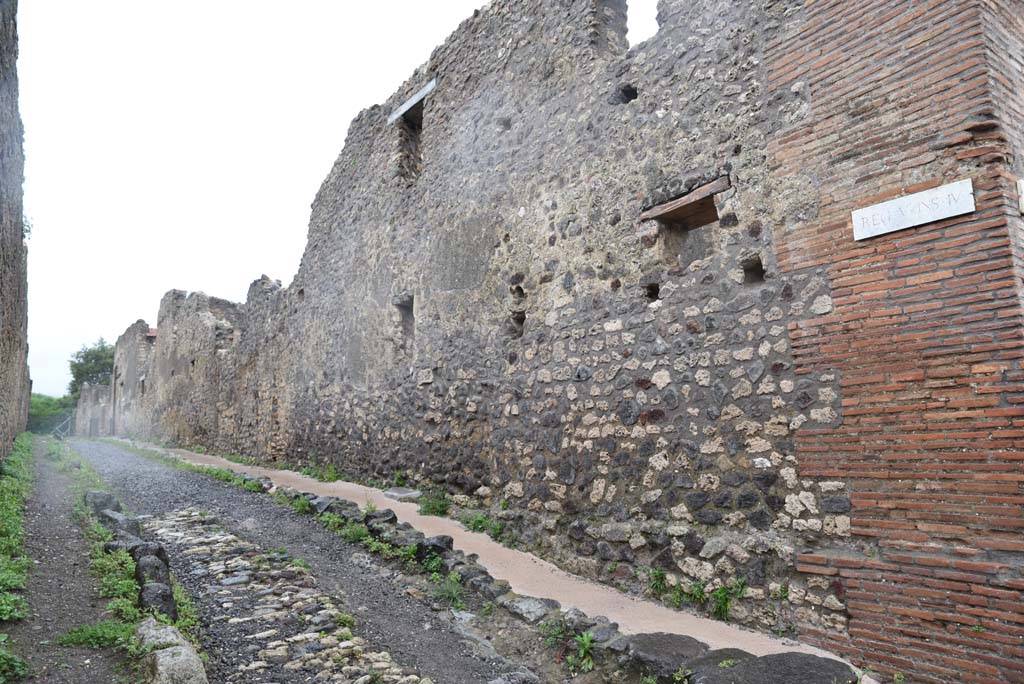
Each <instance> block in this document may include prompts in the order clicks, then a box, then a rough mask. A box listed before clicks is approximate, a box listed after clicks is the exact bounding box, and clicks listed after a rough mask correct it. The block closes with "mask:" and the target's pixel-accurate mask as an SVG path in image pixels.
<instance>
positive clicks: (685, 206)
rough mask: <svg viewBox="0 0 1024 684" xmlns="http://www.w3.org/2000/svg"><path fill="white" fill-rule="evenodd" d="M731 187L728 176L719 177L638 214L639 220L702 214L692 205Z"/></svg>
mask: <svg viewBox="0 0 1024 684" xmlns="http://www.w3.org/2000/svg"><path fill="white" fill-rule="evenodd" d="M731 187H732V184H731V183H730V182H729V177H728V176H719V177H718V178H716V179H715V180H713V181H711V182H710V183H706V184H704V185H702V186H700V187H699V188H696V189H695V190H691V191H690V192H688V193H686V194H685V195H683V196H682V197H677V198H675V199H674V200H671V201H669V202H665V203H664V204H659V205H657V206H654V207H651V208H650V209H648V210H647V211H645V212H644V213H642V214H640V220H641V221H649V220H651V219H673V218H676V217H679V216H685V215H688V214H694V213H702V212H701V211H700V209H698V208H697V207H695V206H693V205H697V204H698V203H699V202H701V200H709V199H712V198H713V197H714V196H715V195H717V194H718V193H720V192H724V191H726V190H728V189H729V188H731Z"/></svg>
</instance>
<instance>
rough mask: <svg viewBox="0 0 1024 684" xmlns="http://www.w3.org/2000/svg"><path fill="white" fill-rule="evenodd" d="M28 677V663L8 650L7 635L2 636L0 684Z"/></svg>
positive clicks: (0, 638) (0, 646)
mask: <svg viewBox="0 0 1024 684" xmlns="http://www.w3.org/2000/svg"><path fill="white" fill-rule="evenodd" d="M27 675H28V663H26V662H25V661H24V660H22V659H21V658H19V657H18V656H17V655H15V654H14V653H11V651H10V650H9V649H8V648H7V635H6V634H0V684H6V682H15V681H17V680H19V679H21V678H22V677H25V676H27Z"/></svg>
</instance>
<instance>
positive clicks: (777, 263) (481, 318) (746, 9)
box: [117, 0, 1024, 682]
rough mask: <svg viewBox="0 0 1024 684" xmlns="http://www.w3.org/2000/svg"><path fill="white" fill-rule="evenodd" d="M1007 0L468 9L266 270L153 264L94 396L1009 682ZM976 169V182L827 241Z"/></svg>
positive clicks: (1016, 295) (636, 586)
mask: <svg viewBox="0 0 1024 684" xmlns="http://www.w3.org/2000/svg"><path fill="white" fill-rule="evenodd" d="M1013 7H1014V2H1013V1H1012V0H998V1H997V0H969V1H961V2H953V3H950V2H929V3H919V2H912V1H911V0H868V1H867V2H863V3H849V2H841V1H839V0H818V1H816V2H814V3H803V2H800V1H799V0H749V1H746V2H740V3H734V2H725V1H722V0H698V1H686V2H684V1H682V0H678V1H663V2H662V3H661V4H660V6H659V17H658V18H659V24H660V29H659V31H658V33H657V34H656V35H655V36H654V37H652V38H651V39H650V40H648V41H646V42H644V43H643V44H641V45H639V46H634V47H633V48H632V49H628V50H627V46H626V43H625V16H626V8H625V3H624V2H621V1H616V0H563V1H559V2H554V1H551V0H548V1H544V0H508V1H505V2H494V3H491V4H490V5H488V6H487V7H485V8H484V9H482V10H480V11H479V12H477V13H476V14H475V15H474V16H473V17H472V18H470V19H468V20H466V21H465V22H464V23H463V24H462V26H460V27H459V29H458V31H456V33H455V34H453V36H452V37H451V38H450V39H449V40H448V41H447V42H446V43H445V44H444V45H442V46H440V47H439V48H438V49H437V50H436V51H435V52H434V54H433V55H432V56H431V58H430V60H429V61H428V63H427V64H425V65H424V66H423V67H421V68H420V69H419V70H417V72H416V73H415V74H414V75H413V77H412V78H411V79H410V80H409V81H408V82H407V83H406V84H405V85H403V87H402V88H401V89H400V90H399V91H398V92H397V93H395V95H394V96H393V97H392V98H391V99H390V100H389V101H388V102H386V103H384V104H383V105H380V106H374V107H371V108H370V109H368V110H366V111H364V112H362V113H361V114H360V115H359V117H357V119H356V120H355V121H354V122H353V123H352V126H351V128H350V131H349V135H348V139H347V141H346V145H345V148H344V149H343V150H342V152H341V154H340V156H339V157H338V160H337V161H336V163H335V165H334V168H333V169H332V170H331V173H330V175H329V176H328V177H327V179H326V180H325V181H324V183H323V185H322V187H321V189H320V191H319V193H318V195H317V198H316V201H315V203H314V205H313V212H312V217H311V221H310V227H309V236H308V244H307V249H306V252H305V254H304V256H303V260H302V264H301V266H300V269H299V273H298V274H297V275H296V277H295V279H294V281H293V282H292V284H291V285H290V286H289V287H287V288H282V287H281V286H280V284H279V283H277V282H276V281H272V280H270V279H269V278H266V277H264V278H261V279H260V280H258V281H256V282H254V283H253V284H252V286H251V287H250V290H249V294H248V297H247V300H246V302H245V303H244V304H231V303H228V302H223V301H221V300H216V299H213V298H210V297H207V296H206V295H203V294H200V293H196V294H192V295H187V296H186V295H185V294H184V293H181V292H171V293H169V294H168V295H167V296H166V297H165V298H164V300H163V302H162V304H161V308H160V318H159V321H158V325H157V335H156V341H155V343H154V345H155V346H154V348H153V353H152V355H151V357H149V359H150V360H148V361H146V357H145V355H142V354H139V353H138V352H137V350H135V347H133V346H131V345H136V346H137V344H138V343H137V341H132V342H129V341H125V342H122V341H119V342H118V362H117V364H118V370H122V371H123V372H124V373H125V377H126V378H127V377H129V376H131V377H135V378H139V377H141V376H142V375H145V377H146V378H147V391H146V394H145V396H141V395H136V396H134V397H129V395H128V393H127V391H126V392H125V393H124V394H123V395H122V401H123V403H122V404H119V409H118V410H119V411H123V412H124V415H128V414H129V413H132V414H133V415H135V416H136V417H137V418H136V419H135V420H134V422H133V423H132V425H133V427H132V428H131V431H132V433H133V434H135V435H136V436H144V437H148V438H153V439H160V440H166V441H171V442H175V443H178V444H183V445H200V446H203V447H204V448H206V449H209V450H213V451H218V452H221V453H239V454H245V455H248V456H252V457H256V458H258V459H260V460H261V461H264V462H268V463H274V462H278V463H287V464H298V465H310V466H319V467H326V466H327V465H331V466H333V467H334V468H335V469H336V470H338V471H341V472H343V473H345V474H346V475H347V476H349V477H354V478H361V479H364V480H366V479H371V478H373V479H377V480H390V479H392V478H393V477H394V476H395V475H396V474H397V475H401V476H402V477H403V478H404V479H406V480H410V481H416V482H418V483H419V484H421V485H424V486H428V485H431V484H434V485H437V486H443V487H445V488H447V489H448V490H449V491H451V492H453V493H459V494H462V495H465V496H468V497H471V500H472V501H475V502H477V503H478V504H480V505H482V506H488V507H490V508H491V510H492V514H493V515H494V516H495V517H498V518H500V519H501V520H502V521H503V522H505V524H506V525H507V527H508V529H509V530H510V531H511V532H512V533H513V534H514V535H515V536H516V538H517V541H518V543H519V544H521V545H524V546H526V547H528V548H530V549H532V550H534V551H535V552H536V553H538V554H539V555H541V556H544V557H547V558H549V559H551V560H553V561H555V562H557V563H559V564H560V565H562V566H563V567H565V568H566V569H568V570H571V571H573V572H576V573H579V574H582V575H586V576H591V577H595V578H599V579H602V580H605V581H608V582H611V583H614V584H617V585H619V586H622V587H623V588H624V589H627V590H631V591H639V590H641V589H642V588H644V587H645V586H646V585H647V583H648V581H647V574H646V573H648V572H649V570H648V569H649V568H658V569H661V570H664V571H666V573H667V575H668V581H669V583H670V584H671V583H676V582H678V583H682V584H683V585H684V586H688V585H689V584H690V583H691V582H705V583H706V587H707V588H708V590H712V589H714V588H716V587H719V586H722V585H723V584H725V583H727V582H729V581H731V580H736V579H743V580H745V582H746V584H747V586H748V587H749V588H748V590H747V592H746V596H745V598H744V599H743V600H741V601H738V602H737V603H736V605H735V606H734V608H733V613H732V619H733V620H736V621H740V622H743V623H745V624H749V625H751V626H754V627H757V628H760V629H764V630H772V631H775V632H777V633H797V634H799V635H800V636H801V637H802V638H804V639H807V640H810V641H813V642H815V643H818V644H821V645H823V646H825V647H827V648H830V649H834V650H838V651H841V652H843V653H846V654H849V655H850V656H851V657H853V658H854V659H855V660H858V661H859V662H862V663H865V664H871V665H872V666H873V667H874V668H875V669H876V670H882V671H885V672H903V673H907V674H910V673H912V674H913V675H914V676H915V677H917V678H919V679H920V680H921V681H964V679H963V677H967V680H969V681H979V682H980V681H986V682H987V681H992V682H1006V681H1014V680H1013V677H1014V676H1017V675H1018V674H1019V672H1020V669H1019V663H1020V662H1021V658H1022V657H1024V652H1022V651H1021V648H1022V647H1021V644H1020V643H1019V633H1018V632H1019V630H1018V631H1015V629H1016V628H1015V627H1013V626H1012V625H1014V624H1019V622H1020V619H1021V615H1022V610H1024V609H1022V608H1021V602H1020V599H1021V592H1022V590H1024V578H1022V576H1021V566H1022V561H1024V545H1022V544H1021V542H1020V540H1019V531H1020V528H1021V527H1022V522H1024V513H1022V507H1021V502H1022V498H1021V497H1022V494H1024V493H1022V492H1021V487H1022V481H1024V477H1022V473H1021V465H1020V463H1021V461H1020V460H1019V458H1017V457H1016V456H1015V455H1014V454H1018V453H1019V452H1020V447H1021V436H1022V434H1024V433H1021V432H1020V425H1021V421H1022V420H1024V418H1022V416H1024V408H1019V403H1018V402H1017V398H1018V397H1019V396H1020V395H1019V394H1017V392H1019V383H1020V375H1021V373H1022V372H1024V369H1021V367H1020V361H1019V359H1020V358H1021V356H1022V354H1021V351H1022V345H1021V340H1020V327H1021V303H1020V292H1021V286H1020V279H1019V276H1018V275H1017V274H1018V273H1019V269H1017V267H1016V263H1018V262H1019V256H1018V255H1019V249H1017V245H1016V240H1017V239H1018V238H1019V233H1020V227H1021V225H1020V217H1019V214H1017V213H1015V211H1016V210H1015V197H1016V194H1015V193H1016V190H1015V187H1014V183H1013V182H1012V181H1013V180H1014V177H1013V173H1014V171H1013V170H1014V169H1019V161H1016V160H1014V158H1013V145H1014V143H1013V141H1014V140H1018V141H1019V139H1020V138H1019V135H1018V134H1019V132H1020V129H1019V120H1018V121H1010V118H1012V116H1013V113H1014V112H1019V111H1020V110H1019V109H1018V107H1019V102H1020V99H1019V98H1020V94H1019V89H1018V91H1017V92H1011V88H1009V87H1008V86H1007V85H1005V84H1003V85H1000V83H1003V82H1004V81H1005V82H1008V83H1012V79H1013V74H1016V73H1018V72H1019V65H1020V45H1019V43H1020V38H1019V32H1017V33H1016V34H1015V33H1013V32H1012V31H1010V30H1009V29H1008V28H1006V29H1002V32H1001V33H1000V32H996V31H995V30H994V28H993V24H994V23H998V21H999V18H1000V17H1003V18H1004V19H1005V21H1006V22H1008V23H1009V24H1011V25H1012V24H1013V22H1015V21H1017V22H1019V20H1018V19H1016V18H1015V17H1017V14H1015V13H1014V9H1013ZM997 45H998V46H1009V56H1005V57H998V56H997V55H996V53H997V52H999V51H1000V50H1003V51H1005V47H999V48H998V49H997V48H996V47H995V46H997ZM1000 73H1001V74H1003V76H999V75H998V74H1000ZM434 78H436V79H437V80H436V88H435V89H434V90H433V91H432V92H431V93H430V94H429V95H428V96H427V97H426V98H425V99H424V100H423V101H422V109H420V107H419V106H414V107H412V108H411V109H410V110H409V112H408V114H406V115H403V116H399V117H397V120H396V121H394V122H390V123H389V121H388V119H389V115H391V114H392V112H395V111H396V110H397V109H398V108H399V107H400V106H401V105H402V104H403V103H404V102H405V101H406V100H407V98H409V97H410V96H411V95H413V93H416V92H417V91H419V90H420V89H421V88H423V87H424V86H425V85H426V84H427V83H428V82H430V81H431V79H434ZM1007 79H1009V80H1007ZM1008 117H1009V118H1008ZM965 178H970V179H972V181H973V183H974V188H975V199H976V202H977V210H976V211H975V212H974V213H972V214H968V215H964V216H960V217H956V218H950V219H947V220H944V221H940V222H937V223H932V224H929V225H926V226H922V227H918V228H913V229H910V230H905V231H901V232H897V233H892V234H889V235H884V236H880V237H876V238H873V239H871V240H866V241H859V242H858V241H854V239H853V234H852V224H851V219H850V212H851V211H852V210H855V209H858V208H861V207H865V206H867V205H871V204H874V203H877V202H881V201H884V200H886V199H891V198H893V197H896V196H900V195H904V194H908V193H911V192H915V191H918V190H923V189H926V188H930V187H936V186H939V185H942V184H944V183H948V182H952V181H957V180H962V179H965ZM694 193H698V194H699V193H708V196H707V198H706V199H704V200H701V201H694V202H692V203H691V204H689V205H688V206H689V208H690V209H691V210H692V211H691V212H690V213H689V214H688V215H687V216H685V217H679V216H678V215H676V216H674V217H669V218H662V219H660V220H659V219H657V218H650V216H651V215H650V214H645V215H644V216H642V214H644V212H645V211H648V210H652V208H653V210H654V213H655V214H657V213H658V211H661V210H659V209H658V208H657V207H658V206H659V205H662V204H663V203H666V202H668V201H671V200H674V199H679V198H687V199H690V200H694V199H695V198H696V197H697V196H698V195H695V194H694ZM136 325H137V326H139V327H138V329H137V330H136V332H135V333H133V334H132V335H129V336H128V337H130V340H137V339H138V335H139V333H141V330H142V328H143V327H145V324H143V323H140V324H136ZM129 332H130V333H131V332H132V331H131V330H129ZM122 363H123V364H124V366H122ZM132 364H135V367H134V368H132ZM150 382H151V383H152V386H151V387H150V386H149V383H150ZM119 424H120V423H119ZM127 425H128V423H127V421H126V423H125V428H124V431H125V432H126V433H127V432H128V427H127ZM992 635H997V636H992ZM1015 663H1016V664H1015ZM965 673H966V674H965Z"/></svg>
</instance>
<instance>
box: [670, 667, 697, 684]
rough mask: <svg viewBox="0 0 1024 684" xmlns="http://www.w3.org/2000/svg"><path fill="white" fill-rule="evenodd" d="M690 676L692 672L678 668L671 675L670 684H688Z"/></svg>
mask: <svg viewBox="0 0 1024 684" xmlns="http://www.w3.org/2000/svg"><path fill="white" fill-rule="evenodd" d="M692 675H693V670H689V669H684V668H682V667H680V668H679V669H678V670H676V671H675V672H673V673H672V684H690V677H691V676H692Z"/></svg>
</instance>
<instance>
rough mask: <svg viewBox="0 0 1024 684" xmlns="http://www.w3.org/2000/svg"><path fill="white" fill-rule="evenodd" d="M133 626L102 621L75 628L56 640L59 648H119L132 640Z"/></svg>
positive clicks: (113, 621)
mask: <svg viewBox="0 0 1024 684" xmlns="http://www.w3.org/2000/svg"><path fill="white" fill-rule="evenodd" d="M133 629H134V627H133V625H129V624H127V623H124V622H120V621H117V620H104V621H102V622H97V623H96V624H95V625H83V626H81V627H75V628H74V629H72V630H70V631H68V633H67V634H64V635H62V636H61V637H60V638H59V639H58V640H57V643H59V644H60V645H61V646H85V647H87V648H109V647H113V646H121V645H123V644H124V643H126V642H128V641H129V640H130V639H131V638H132V630H133Z"/></svg>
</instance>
